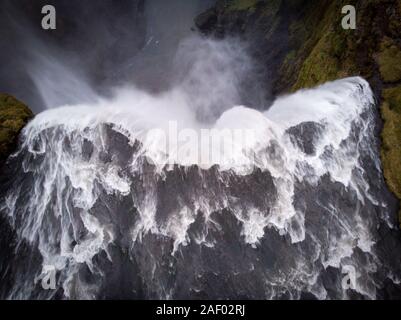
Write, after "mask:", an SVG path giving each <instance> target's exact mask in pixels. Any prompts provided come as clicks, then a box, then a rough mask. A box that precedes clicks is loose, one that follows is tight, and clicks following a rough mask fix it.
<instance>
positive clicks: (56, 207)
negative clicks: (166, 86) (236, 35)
mask: <svg viewBox="0 0 401 320" xmlns="http://www.w3.org/2000/svg"><path fill="white" fill-rule="evenodd" d="M191 41H192V42H191ZM182 50H183V52H184V53H185V54H183V53H182V52H181V54H180V52H179V53H178V55H177V56H178V60H179V61H180V62H182V64H181V66H183V68H182V69H185V70H184V71H185V72H183V75H182V76H179V77H178V79H179V80H176V81H175V82H174V84H173V85H172V86H171V89H170V90H168V91H165V92H164V93H160V94H157V95H156V94H149V93H147V92H144V91H141V90H139V89H137V88H133V87H125V88H122V89H121V88H120V89H119V90H116V91H115V93H114V95H113V97H111V98H96V99H95V100H96V101H95V102H93V103H91V104H77V105H69V106H61V107H58V108H55V109H49V110H47V111H45V112H42V113H40V114H38V115H37V116H36V117H35V118H34V119H33V120H32V121H31V122H30V123H29V124H28V125H27V126H26V127H25V128H24V130H23V132H22V138H21V143H20V147H19V150H18V151H17V152H16V153H15V154H14V155H13V156H12V158H11V159H10V162H9V163H11V162H12V164H13V166H12V171H10V173H9V175H10V179H9V180H10V181H9V182H8V183H9V186H8V188H7V190H6V192H4V194H2V201H1V211H2V212H3V213H5V214H6V215H7V217H8V219H9V221H10V225H11V228H12V229H13V232H15V234H16V240H14V241H13V243H14V242H15V243H16V246H15V247H13V249H12V250H13V254H14V258H13V259H15V270H13V271H8V272H12V277H13V279H14V284H13V285H12V286H11V287H10V288H9V290H8V291H6V292H5V293H2V295H3V296H5V297H7V298H73V299H74V298H89V299H92V298H112V297H130V298H167V299H169V298H188V297H194V298H196V297H198V298H220V299H223V298H239V297H246V298H259V299H260V298H283V297H285V298H302V297H304V295H305V294H310V295H312V296H313V297H315V298H319V299H325V298H350V297H355V295H357V297H363V298H372V299H373V298H376V297H378V296H382V295H383V293H381V289H382V288H383V286H384V285H383V284H384V283H385V281H390V282H391V283H392V284H397V283H399V282H400V270H399V268H400V267H401V263H398V262H399V261H398V260H397V259H398V256H397V255H395V256H394V259H393V258H391V259H390V258H388V257H389V256H390V255H389V253H388V251H386V250H391V249H390V248H391V245H389V244H388V243H387V242H386V245H383V244H381V242H380V241H384V240H383V239H382V238H383V237H382V236H381V233H380V232H381V231H380V230H381V229H383V228H384V229H386V230H387V229H388V230H391V228H392V227H393V224H392V223H393V222H392V220H391V217H390V215H389V210H390V209H389V202H388V199H387V198H386V196H383V195H384V194H386V192H387V191H386V189H385V186H384V181H383V178H382V174H381V169H380V161H379V157H378V146H377V142H376V139H375V132H374V129H375V126H376V119H377V115H376V112H375V107H374V99H373V94H372V91H371V89H370V87H369V85H368V83H367V82H366V81H365V80H364V79H362V78H359V77H355V78H347V79H342V80H337V81H334V82H331V83H326V84H324V85H321V86H319V87H317V88H313V89H308V90H301V91H298V92H296V93H294V94H291V95H287V96H282V97H279V98H278V99H277V100H276V101H275V102H273V103H272V105H271V106H270V107H269V108H268V109H267V111H257V110H255V109H251V108H247V107H246V106H236V102H237V101H238V100H239V99H238V97H239V96H240V93H239V90H238V87H239V86H240V84H241V82H240V81H239V79H240V78H241V75H243V74H244V73H246V72H249V70H251V67H250V65H249V61H248V58H247V57H246V55H244V53H243V51H241V50H239V49H238V48H237V47H236V46H233V45H232V44H231V43H229V42H216V41H210V40H203V41H201V42H199V39H197V40H196V41H195V42H193V40H189V42H184V44H183V46H182ZM188 52H192V53H191V54H189V55H188ZM78 82H79V81H78ZM78 87H79V86H78ZM46 89H48V86H47V85H46V86H45V87H44V90H46ZM71 94H73V93H71ZM389 232H390V231H389ZM388 239H390V238H388ZM386 241H387V240H386ZM388 241H390V240H388ZM392 241H393V240H391V241H390V243H392V244H393V245H394V246H397V243H398V242H396V241H395V240H394V241H395V242H392ZM27 252H28V253H27ZM24 259H28V260H24ZM390 260H391V261H390ZM394 261H395V262H394ZM397 261H398V262H397ZM25 264H27V265H29V266H30V268H28V269H29V270H27V269H26V268H25V267H24V266H25ZM49 268H53V269H54V270H56V271H57V290H54V291H43V290H41V289H40V279H41V278H43V276H46V273H47V272H48V270H49ZM347 270H348V271H349V270H351V271H352V270H354V271H355V272H354V273H353V274H352V275H351V276H352V281H351V282H352V290H351V291H349V287H345V286H344V285H343V277H344V275H343V273H344V272H345V271H347ZM348 271H347V272H348ZM220 284H222V285H221V286H220ZM227 284H229V285H227ZM211 288H213V289H211ZM352 295H353V296H352Z"/></svg>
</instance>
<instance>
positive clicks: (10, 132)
mask: <svg viewBox="0 0 401 320" xmlns="http://www.w3.org/2000/svg"><path fill="white" fill-rule="evenodd" d="M32 117H33V113H32V111H31V110H29V108H28V107H27V106H25V105H24V104H22V103H21V102H19V101H18V100H16V99H15V98H13V97H12V96H9V95H6V94H0V164H1V163H3V162H4V161H5V160H6V159H7V157H8V156H9V155H10V153H11V152H12V151H13V149H14V148H15V145H16V142H17V139H18V135H19V133H20V131H21V129H22V128H23V127H24V126H25V125H26V123H27V122H28V121H29V120H30V119H31V118H32Z"/></svg>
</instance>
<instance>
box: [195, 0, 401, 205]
mask: <svg viewBox="0 0 401 320" xmlns="http://www.w3.org/2000/svg"><path fill="white" fill-rule="evenodd" d="M348 4H350V5H354V6H355V8H356V13H357V29H356V30H344V29H343V28H342V26H341V20H342V18H343V15H342V13H341V9H342V7H343V6H345V5H348ZM196 24H197V27H198V28H199V29H200V30H201V31H202V32H203V33H205V34H207V35H211V36H216V37H225V36H230V35H233V34H235V35H238V34H240V35H241V36H242V37H243V38H245V39H247V40H248V41H250V43H252V50H253V54H254V56H255V57H256V58H257V59H258V60H259V61H262V62H263V63H264V65H265V66H266V70H269V73H268V74H266V83H269V86H270V87H271V90H272V92H273V94H275V95H277V94H281V93H285V92H290V91H294V90H298V89H301V88H306V87H311V86H315V85H317V84H321V83H324V82H326V81H330V80H334V79H338V78H342V77H346V76H356V75H358V76H362V77H364V78H365V79H367V80H368V81H369V83H370V85H371V87H372V88H373V91H374V92H375V94H376V97H377V100H378V105H380V106H381V107H380V112H381V115H382V118H383V128H382V133H381V136H382V148H381V155H382V164H383V170H384V175H385V178H386V181H387V184H388V186H389V188H390V189H391V190H392V191H393V192H394V193H395V195H396V196H397V197H398V198H399V199H401V67H400V66H401V31H400V30H401V1H400V0H398V1H397V0H371V1H355V0H353V1H348V0H347V1H341V0H336V1H327V0H319V1H305V0H266V1H259V0H231V1H230V0H218V1H217V3H216V5H215V6H214V7H213V8H211V9H210V10H208V11H206V12H204V13H202V14H201V15H199V16H198V17H197V18H196Z"/></svg>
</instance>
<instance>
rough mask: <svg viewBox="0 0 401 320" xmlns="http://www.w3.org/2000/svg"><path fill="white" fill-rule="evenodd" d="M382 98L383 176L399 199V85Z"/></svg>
mask: <svg viewBox="0 0 401 320" xmlns="http://www.w3.org/2000/svg"><path fill="white" fill-rule="evenodd" d="M383 99H384V102H383V104H382V108H381V113H382V117H383V120H384V127H383V131H382V140H383V147H382V152H381V156H382V163H383V168H384V176H385V178H386V181H387V185H388V186H389V188H390V189H391V190H392V191H393V192H394V194H395V195H396V196H397V197H398V198H399V199H401V86H398V87H394V88H389V89H385V90H384V91H383ZM400 219H401V211H400Z"/></svg>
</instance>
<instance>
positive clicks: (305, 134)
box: [287, 122, 324, 155]
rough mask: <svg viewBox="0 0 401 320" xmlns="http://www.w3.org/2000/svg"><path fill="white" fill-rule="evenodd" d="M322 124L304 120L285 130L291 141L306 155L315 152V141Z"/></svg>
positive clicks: (322, 127) (321, 129) (320, 131)
mask: <svg viewBox="0 0 401 320" xmlns="http://www.w3.org/2000/svg"><path fill="white" fill-rule="evenodd" d="M323 130H324V126H323V125H321V124H320V123H316V122H304V123H301V124H300V125H298V126H296V127H292V128H290V129H288V130H287V133H288V134H289V135H290V136H291V141H292V142H293V143H294V144H296V145H297V146H298V147H299V148H300V149H301V150H302V151H303V152H305V153H306V154H307V155H314V154H315V146H316V141H317V139H318V137H319V135H320V134H321V133H322V131H323Z"/></svg>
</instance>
